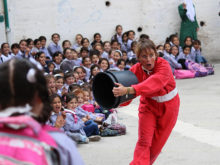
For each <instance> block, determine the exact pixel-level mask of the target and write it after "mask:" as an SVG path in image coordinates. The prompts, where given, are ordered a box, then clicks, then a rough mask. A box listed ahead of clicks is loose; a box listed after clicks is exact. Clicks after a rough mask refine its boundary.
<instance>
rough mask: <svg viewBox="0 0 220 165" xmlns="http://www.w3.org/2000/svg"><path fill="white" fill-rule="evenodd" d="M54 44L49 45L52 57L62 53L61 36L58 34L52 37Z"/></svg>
mask: <svg viewBox="0 0 220 165" xmlns="http://www.w3.org/2000/svg"><path fill="white" fill-rule="evenodd" d="M51 40H52V42H51V43H50V44H49V45H48V47H47V49H48V52H49V53H50V56H51V57H52V56H53V54H54V53H55V52H57V51H58V52H62V49H61V46H60V45H59V41H60V35H59V34H58V33H54V34H52V36H51Z"/></svg>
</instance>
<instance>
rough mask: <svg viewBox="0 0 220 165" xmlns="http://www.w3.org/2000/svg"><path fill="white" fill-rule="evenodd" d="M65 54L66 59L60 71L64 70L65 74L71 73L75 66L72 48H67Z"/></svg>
mask: <svg viewBox="0 0 220 165" xmlns="http://www.w3.org/2000/svg"><path fill="white" fill-rule="evenodd" d="M63 53H64V54H63V55H64V57H65V59H64V60H63V61H62V63H61V64H60V69H62V70H63V71H64V72H66V71H71V70H72V69H73V67H74V66H75V62H74V60H73V54H72V51H71V49H70V48H66V49H64V51H63Z"/></svg>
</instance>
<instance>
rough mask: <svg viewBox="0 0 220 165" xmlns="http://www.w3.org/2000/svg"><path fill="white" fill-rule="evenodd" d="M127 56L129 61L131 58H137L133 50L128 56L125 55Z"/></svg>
mask: <svg viewBox="0 0 220 165" xmlns="http://www.w3.org/2000/svg"><path fill="white" fill-rule="evenodd" d="M127 56H128V59H129V60H131V59H132V58H136V57H137V56H136V54H135V53H134V51H133V50H131V51H130V52H128V55H127Z"/></svg>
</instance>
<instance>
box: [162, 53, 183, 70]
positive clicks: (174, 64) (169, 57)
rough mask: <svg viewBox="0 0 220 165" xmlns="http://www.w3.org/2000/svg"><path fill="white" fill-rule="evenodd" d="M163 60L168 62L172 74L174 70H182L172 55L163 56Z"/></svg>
mask: <svg viewBox="0 0 220 165" xmlns="http://www.w3.org/2000/svg"><path fill="white" fill-rule="evenodd" d="M163 58H164V59H165V60H166V61H167V62H169V64H170V67H171V69H172V72H174V71H175V69H182V65H181V64H180V63H178V62H177V61H176V57H175V56H174V55H172V54H170V55H167V54H164V56H163Z"/></svg>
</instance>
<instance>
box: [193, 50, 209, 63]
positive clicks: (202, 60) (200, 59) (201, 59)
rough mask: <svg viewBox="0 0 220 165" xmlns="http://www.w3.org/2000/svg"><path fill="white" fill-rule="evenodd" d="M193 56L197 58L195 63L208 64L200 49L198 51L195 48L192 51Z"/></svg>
mask: <svg viewBox="0 0 220 165" xmlns="http://www.w3.org/2000/svg"><path fill="white" fill-rule="evenodd" d="M191 54H193V55H194V56H195V62H197V63H199V64H200V63H204V64H206V63H207V60H206V59H205V58H204V57H203V56H202V54H201V51H200V49H198V50H196V49H195V48H194V47H192V49H191Z"/></svg>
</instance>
